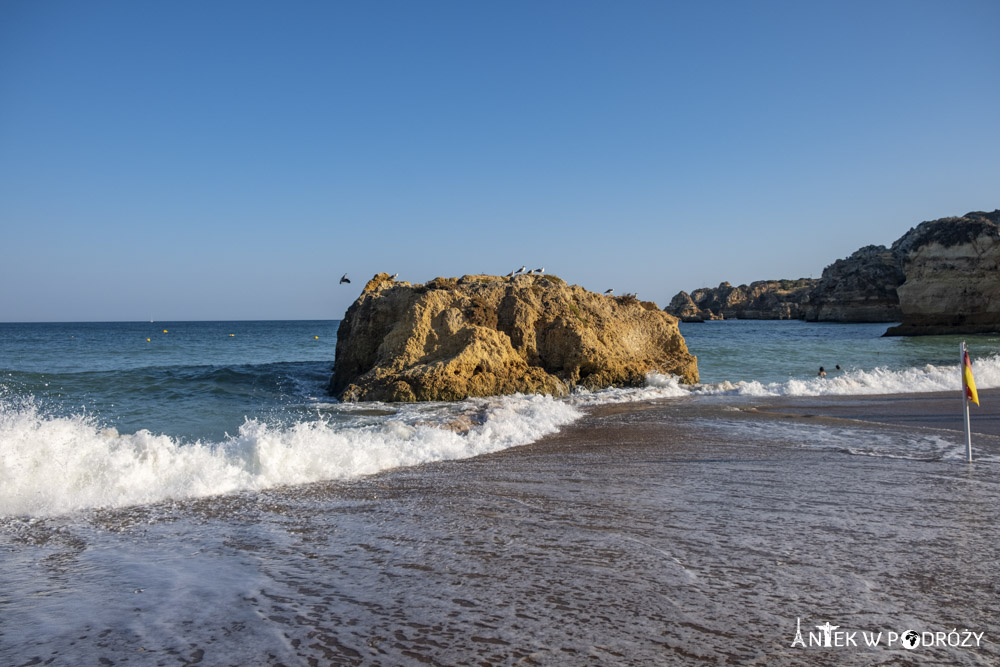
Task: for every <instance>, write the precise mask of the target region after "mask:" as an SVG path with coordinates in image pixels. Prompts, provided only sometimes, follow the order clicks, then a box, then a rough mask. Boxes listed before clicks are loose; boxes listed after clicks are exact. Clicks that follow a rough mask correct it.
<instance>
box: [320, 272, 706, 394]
mask: <svg viewBox="0 0 1000 667" xmlns="http://www.w3.org/2000/svg"><path fill="white" fill-rule="evenodd" d="M653 371H656V372H659V373H664V374H671V375H677V376H679V377H681V378H682V380H683V381H685V382H690V383H694V382H697V381H698V366H697V361H696V359H695V357H694V356H693V355H691V354H690V353H689V352H688V349H687V346H686V345H685V343H684V338H683V337H682V336H681V334H680V331H679V330H678V328H677V320H676V319H675V318H673V317H671V316H670V315H668V314H667V313H665V312H663V311H661V310H660V309H659V308H658V307H657V305H656V304H655V303H651V302H645V301H639V300H638V299H636V298H635V297H634V296H622V297H611V296H605V295H602V294H596V293H594V292H589V291H587V290H585V289H583V288H582V287H579V286H577V285H567V284H566V282H565V281H563V280H562V279H561V278H558V277H556V276H544V275H520V276H515V277H513V278H507V277H500V276H485V275H475V276H462V277H461V278H436V279H434V280H432V281H430V282H428V283H426V284H422V285H411V284H410V283H407V282H396V281H394V280H393V279H391V278H390V277H389V275H388V274H385V273H380V274H378V275H376V276H375V277H374V278H372V279H371V280H370V281H369V282H368V284H367V285H365V287H364V290H363V291H362V292H361V295H360V296H359V297H358V299H357V301H355V302H354V304H353V305H351V307H350V308H348V310H347V313H346V315H345V316H344V319H343V320H342V321H341V323H340V328H339V329H338V331H337V355H336V360H335V362H334V373H333V377H332V379H331V381H330V391H331V393H333V394H334V395H335V396H336V397H337V398H338V399H340V400H344V401H358V400H360V401H371V400H379V401H453V400H461V399H463V398H466V397H469V396H492V395H498V394H512V393H515V392H522V393H543V394H553V395H563V394H566V393H568V392H569V391H570V389H571V388H573V387H574V386H580V387H585V388H587V389H600V388H603V387H608V386H612V385H643V384H645V381H646V374H647V373H649V372H653Z"/></svg>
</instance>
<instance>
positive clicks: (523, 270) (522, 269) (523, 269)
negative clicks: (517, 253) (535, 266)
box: [516, 266, 528, 273]
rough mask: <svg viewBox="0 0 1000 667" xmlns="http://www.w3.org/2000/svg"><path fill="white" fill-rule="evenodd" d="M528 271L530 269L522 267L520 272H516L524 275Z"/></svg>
mask: <svg viewBox="0 0 1000 667" xmlns="http://www.w3.org/2000/svg"><path fill="white" fill-rule="evenodd" d="M527 270H528V267H526V266H522V267H521V268H520V269H518V270H517V271H516V273H524V272H525V271H527Z"/></svg>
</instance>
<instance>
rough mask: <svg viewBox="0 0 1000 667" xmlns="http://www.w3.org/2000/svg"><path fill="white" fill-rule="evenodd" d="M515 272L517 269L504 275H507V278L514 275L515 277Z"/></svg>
mask: <svg viewBox="0 0 1000 667" xmlns="http://www.w3.org/2000/svg"><path fill="white" fill-rule="evenodd" d="M514 273H516V272H515V271H511V272H510V273H508V274H507V275H506V276H504V277H505V278H513V277H514Z"/></svg>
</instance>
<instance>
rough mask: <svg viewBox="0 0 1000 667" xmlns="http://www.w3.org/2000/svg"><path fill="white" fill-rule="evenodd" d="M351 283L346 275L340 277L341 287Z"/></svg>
mask: <svg viewBox="0 0 1000 667" xmlns="http://www.w3.org/2000/svg"><path fill="white" fill-rule="evenodd" d="M349 282H351V279H350V278H348V277H347V274H346V273H345V274H344V275H342V276H340V284H341V285H343V284H344V283H349Z"/></svg>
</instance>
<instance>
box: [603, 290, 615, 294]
mask: <svg viewBox="0 0 1000 667" xmlns="http://www.w3.org/2000/svg"><path fill="white" fill-rule="evenodd" d="M612 292H614V290H613V289H606V290H604V293H605V294H611V293H612Z"/></svg>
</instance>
